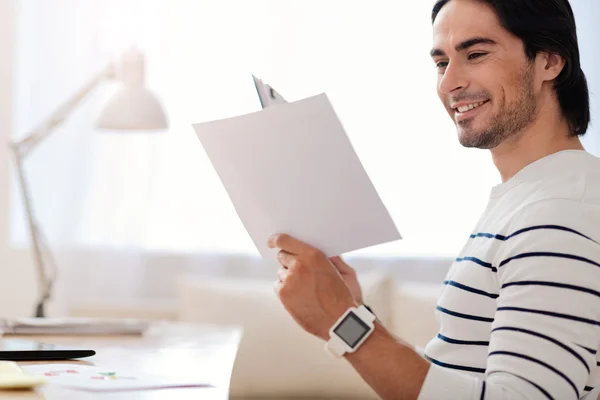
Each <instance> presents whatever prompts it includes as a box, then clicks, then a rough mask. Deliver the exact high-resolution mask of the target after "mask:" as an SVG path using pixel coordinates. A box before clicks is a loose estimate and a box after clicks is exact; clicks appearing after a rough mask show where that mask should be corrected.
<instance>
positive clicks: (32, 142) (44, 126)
mask: <svg viewBox="0 0 600 400" xmlns="http://www.w3.org/2000/svg"><path fill="white" fill-rule="evenodd" d="M115 76H116V70H115V66H114V64H109V65H108V66H107V67H106V68H104V69H103V70H102V71H101V72H100V73H99V74H98V75H96V76H95V77H94V78H92V79H91V80H90V81H89V82H88V83H87V84H86V85H85V86H83V87H82V88H81V89H80V90H79V91H77V92H76V93H75V94H74V95H73V96H71V98H69V99H68V100H67V101H65V102H64V103H63V104H61V105H60V106H59V107H58V108H56V110H54V112H53V113H51V114H50V116H49V117H48V118H46V120H44V121H43V122H42V123H41V124H40V125H38V126H37V127H36V128H35V129H34V130H33V131H32V132H31V133H30V134H29V135H27V136H26V137H25V138H23V139H21V140H19V141H16V142H13V143H12V148H13V150H14V151H18V152H19V153H20V155H21V156H22V157H23V158H24V157H27V155H28V154H29V153H30V152H31V151H32V150H33V149H34V148H35V147H36V146H37V145H39V144H40V143H41V142H42V141H43V140H44V139H46V138H47V137H48V136H50V135H51V134H52V132H53V129H54V128H56V127H57V126H59V125H60V124H62V123H63V122H64V120H65V119H66V118H67V117H68V116H69V114H70V113H71V112H72V111H73V110H74V109H75V108H76V107H77V106H78V105H79V104H80V103H81V102H82V101H83V100H84V99H85V98H86V97H87V96H88V95H89V94H90V93H91V92H92V90H94V89H95V88H96V86H97V85H98V84H100V83H102V82H103V81H105V80H109V79H114V78H115Z"/></svg>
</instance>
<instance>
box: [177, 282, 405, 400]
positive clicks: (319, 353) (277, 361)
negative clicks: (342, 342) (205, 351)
mask: <svg viewBox="0 0 600 400" xmlns="http://www.w3.org/2000/svg"><path fill="white" fill-rule="evenodd" d="M274 276H275V275H274ZM359 281H360V282H361V286H362V288H363V295H364V297H365V303H367V304H368V305H369V306H371V308H372V309H373V311H374V312H375V313H376V314H377V315H378V317H379V318H380V319H381V320H382V322H383V323H384V324H391V315H392V313H391V311H390V309H389V304H390V299H391V295H392V292H393V288H394V285H393V281H392V279H391V278H390V277H388V276H386V275H384V274H382V273H377V272H370V273H364V274H359ZM178 299H179V300H178V302H179V306H178V309H179V318H180V319H181V320H184V321H189V322H200V323H211V324H226V325H231V324H234V325H242V326H243V328H244V334H243V338H242V341H241V344H240V349H239V352H238V357H237V359H236V363H235V366H234V370H233V375H232V381H231V387H230V393H231V395H232V396H234V397H251V396H254V397H261V396H262V397H269V396H281V397H283V396H305V397H309V398H310V397H315V398H316V397H323V396H327V397H339V398H360V399H371V398H373V399H376V398H378V396H377V395H376V394H375V393H374V392H373V390H372V389H371V388H370V387H369V386H368V385H367V384H366V383H365V382H364V381H363V380H362V378H361V377H360V375H358V373H357V372H356V371H354V369H353V368H352V367H351V366H350V364H349V363H348V362H347V361H346V360H345V359H336V358H334V357H332V356H331V355H329V353H327V352H326V350H325V349H324V345H325V343H324V342H323V341H322V340H320V339H318V338H316V337H314V336H312V335H310V334H308V333H306V332H305V331H304V330H302V329H301V328H300V327H299V326H298V325H297V324H296V323H295V321H294V320H293V319H292V317H291V316H290V315H289V314H288V313H287V312H286V311H285V309H284V308H283V306H282V305H281V303H280V302H279V299H278V298H277V296H276V295H275V292H274V290H273V282H272V281H263V280H248V279H224V278H220V279H215V278H210V279H209V278H199V277H182V278H181V279H180V280H179V282H178Z"/></svg>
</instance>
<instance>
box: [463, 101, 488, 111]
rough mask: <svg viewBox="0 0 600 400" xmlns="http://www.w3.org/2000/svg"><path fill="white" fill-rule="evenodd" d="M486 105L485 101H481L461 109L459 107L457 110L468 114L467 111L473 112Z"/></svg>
mask: <svg viewBox="0 0 600 400" xmlns="http://www.w3.org/2000/svg"><path fill="white" fill-rule="evenodd" d="M484 103H485V101H481V102H479V103H473V104H469V105H466V106H461V107H458V108H457V110H458V112H461V113H464V112H467V111H469V110H472V109H474V108H477V107H479V106H481V105H483V104H484Z"/></svg>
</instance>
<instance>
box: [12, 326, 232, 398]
mask: <svg viewBox="0 0 600 400" xmlns="http://www.w3.org/2000/svg"><path fill="white" fill-rule="evenodd" d="M4 337H6V338H23V339H33V340H38V341H42V342H46V343H56V344H64V345H70V346H84V347H86V348H91V349H93V350H96V355H95V356H93V357H88V358H84V359H80V360H77V361H74V360H73V361H58V362H52V363H53V364H57V365H95V366H101V367H105V368H109V369H123V370H128V371H137V372H143V373H150V374H158V375H163V376H173V377H186V378H187V377H190V378H197V379H198V380H199V381H200V382H207V381H208V382H209V383H210V384H212V385H213V386H214V388H213V387H210V388H177V389H159V390H147V391H130V392H106V393H98V392H86V391H82V390H74V389H67V388H62V387H58V386H55V385H44V386H40V387H38V388H37V389H36V390H35V391H23V392H18V391H2V390H0V400H7V399H11V400H13V399H14V400H108V399H110V400H180V399H181V400H188V399H190V400H191V399H194V400H199V399H203V400H204V399H206V400H226V399H228V398H229V382H230V379H231V373H232V371H233V364H234V361H235V358H236V355H237V350H238V346H239V342H240V340H241V330H239V329H236V328H224V327H213V326H201V325H189V324H177V323H157V324H155V325H152V326H151V328H150V329H149V330H148V331H147V332H146V333H145V334H144V335H143V336H69V337H67V336H16V335H6V336H4ZM45 363H48V362H45ZM20 364H21V365H32V364H36V363H33V362H23V363H20Z"/></svg>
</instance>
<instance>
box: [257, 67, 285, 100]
mask: <svg viewBox="0 0 600 400" xmlns="http://www.w3.org/2000/svg"><path fill="white" fill-rule="evenodd" d="M252 79H254V86H255V87H256V92H257V93H258V98H259V99H260V104H261V106H262V108H267V107H269V106H273V105H275V104H282V103H286V100H285V99H284V98H283V96H282V95H281V94H279V93H278V92H277V91H276V90H275V89H273V87H272V86H271V85H269V84H267V83H264V82H263V81H262V80H261V79H260V78H257V77H256V76H254V75H252Z"/></svg>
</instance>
